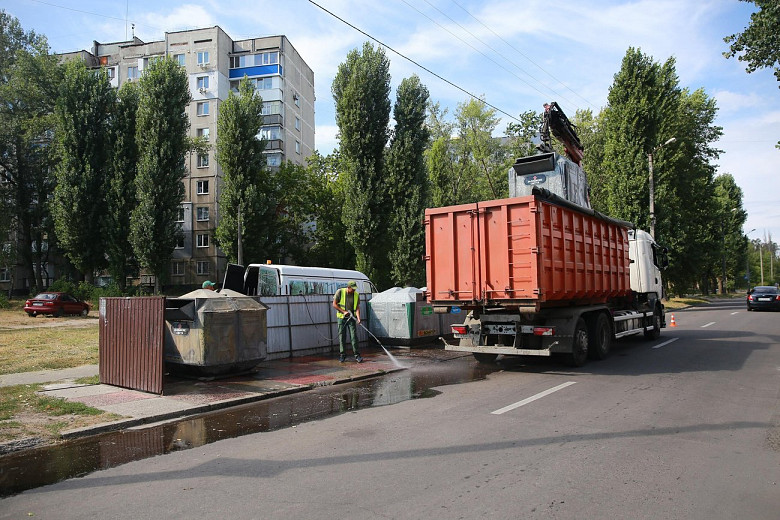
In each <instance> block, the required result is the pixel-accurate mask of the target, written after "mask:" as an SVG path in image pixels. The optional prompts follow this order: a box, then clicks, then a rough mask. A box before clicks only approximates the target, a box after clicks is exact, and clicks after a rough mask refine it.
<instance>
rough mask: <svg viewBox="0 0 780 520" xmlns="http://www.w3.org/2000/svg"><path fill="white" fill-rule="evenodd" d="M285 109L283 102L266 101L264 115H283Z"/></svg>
mask: <svg viewBox="0 0 780 520" xmlns="http://www.w3.org/2000/svg"><path fill="white" fill-rule="evenodd" d="M283 109H284V107H283V105H282V102H281V101H264V102H263V111H262V114H263V115H264V116H270V115H273V114H282V111H283Z"/></svg>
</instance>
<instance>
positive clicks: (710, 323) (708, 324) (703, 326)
mask: <svg viewBox="0 0 780 520" xmlns="http://www.w3.org/2000/svg"><path fill="white" fill-rule="evenodd" d="M710 325H715V322H714V321H711V322H709V323H707V324H704V325H702V326H701V328H703V329H706V328H707V327H709V326H710Z"/></svg>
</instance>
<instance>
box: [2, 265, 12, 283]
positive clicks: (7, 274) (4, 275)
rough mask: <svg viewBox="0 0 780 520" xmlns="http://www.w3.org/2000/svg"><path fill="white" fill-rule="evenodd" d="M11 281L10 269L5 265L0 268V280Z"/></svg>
mask: <svg viewBox="0 0 780 520" xmlns="http://www.w3.org/2000/svg"><path fill="white" fill-rule="evenodd" d="M10 281H11V270H10V269H8V268H7V267H3V268H2V269H0V282H10Z"/></svg>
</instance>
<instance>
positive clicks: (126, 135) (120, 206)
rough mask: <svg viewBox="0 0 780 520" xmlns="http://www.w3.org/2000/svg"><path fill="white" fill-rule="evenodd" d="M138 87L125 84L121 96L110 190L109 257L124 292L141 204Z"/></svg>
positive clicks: (113, 276)
mask: <svg viewBox="0 0 780 520" xmlns="http://www.w3.org/2000/svg"><path fill="white" fill-rule="evenodd" d="M137 85H138V84H137V83H125V84H124V85H122V87H121V88H120V89H119V92H118V100H117V105H116V112H115V118H114V124H113V127H112V130H113V139H114V153H113V156H112V161H111V177H110V179H109V181H108V183H107V186H106V208H107V210H108V211H107V214H106V219H105V226H104V233H105V238H106V240H105V242H106V256H107V257H108V269H109V272H110V273H111V277H112V278H113V280H114V282H115V283H116V284H117V286H119V288H120V289H122V291H124V290H125V286H126V279H127V276H129V275H131V274H132V273H133V271H134V268H135V267H136V262H135V257H134V254H133V245H132V244H131V243H130V230H131V226H130V216H131V214H132V212H133V208H135V205H136V203H137V199H136V184H135V182H136V181H135V177H136V174H137V172H138V144H137V143H136V133H135V132H136V120H137V114H138V102H139V96H140V92H139V91H138V86H137Z"/></svg>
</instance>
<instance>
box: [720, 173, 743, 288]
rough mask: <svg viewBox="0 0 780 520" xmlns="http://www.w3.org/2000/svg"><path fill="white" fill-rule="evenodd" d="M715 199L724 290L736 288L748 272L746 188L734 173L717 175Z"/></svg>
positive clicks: (722, 286) (721, 285) (721, 282)
mask: <svg viewBox="0 0 780 520" xmlns="http://www.w3.org/2000/svg"><path fill="white" fill-rule="evenodd" d="M714 185H715V201H716V208H717V214H715V215H712V217H714V218H712V221H713V222H715V223H716V225H717V227H718V228H719V229H718V231H719V232H720V237H721V243H720V247H719V252H720V264H719V266H718V267H719V269H716V271H718V275H719V278H720V292H721V293H725V292H728V291H733V290H734V289H735V288H736V284H737V282H741V281H742V280H739V278H740V274H744V272H745V255H746V251H745V242H744V237H743V235H742V226H743V225H744V224H745V220H747V212H746V211H745V210H744V209H743V208H742V189H741V188H740V187H739V186H738V185H737V183H736V181H735V180H734V177H733V176H732V175H730V174H728V173H726V174H723V175H718V176H717V177H715V181H714Z"/></svg>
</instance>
